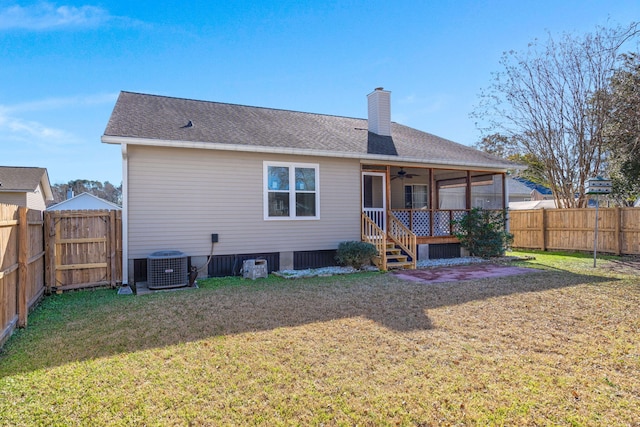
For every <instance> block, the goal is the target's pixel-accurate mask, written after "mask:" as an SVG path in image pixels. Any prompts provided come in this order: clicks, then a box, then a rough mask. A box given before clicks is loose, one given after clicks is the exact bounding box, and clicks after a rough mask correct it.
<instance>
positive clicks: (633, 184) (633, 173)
mask: <svg viewBox="0 0 640 427" xmlns="http://www.w3.org/2000/svg"><path fill="white" fill-rule="evenodd" d="M622 58H623V61H624V62H623V64H622V66H621V67H620V68H618V69H617V70H616V71H615V72H614V74H613V77H612V78H611V88H610V92H609V120H608V122H607V126H606V127H605V142H606V147H607V149H608V153H609V157H608V172H609V176H610V177H611V180H612V182H613V192H612V194H611V197H612V198H613V199H614V200H616V202H618V203H619V204H621V205H623V206H625V205H626V206H632V205H633V203H634V202H635V201H636V200H637V199H638V198H640V154H639V150H640V55H638V54H637V53H630V54H626V55H622Z"/></svg>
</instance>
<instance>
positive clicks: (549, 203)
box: [509, 200, 557, 211]
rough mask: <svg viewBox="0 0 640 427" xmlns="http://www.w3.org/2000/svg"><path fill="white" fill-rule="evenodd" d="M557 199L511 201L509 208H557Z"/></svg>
mask: <svg viewBox="0 0 640 427" xmlns="http://www.w3.org/2000/svg"><path fill="white" fill-rule="evenodd" d="M555 208H557V206H556V201H555V200H531V201H529V202H509V209H510V210H512V211H519V210H529V209H555Z"/></svg>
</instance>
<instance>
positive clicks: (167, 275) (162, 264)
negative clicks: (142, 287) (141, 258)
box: [147, 251, 189, 289]
mask: <svg viewBox="0 0 640 427" xmlns="http://www.w3.org/2000/svg"><path fill="white" fill-rule="evenodd" d="M188 279H189V277H188V272H187V255H185V254H184V253H182V252H180V251H158V252H154V253H152V254H151V255H149V256H148V257H147V286H148V287H149V289H167V288H179V287H182V286H187V284H188Z"/></svg>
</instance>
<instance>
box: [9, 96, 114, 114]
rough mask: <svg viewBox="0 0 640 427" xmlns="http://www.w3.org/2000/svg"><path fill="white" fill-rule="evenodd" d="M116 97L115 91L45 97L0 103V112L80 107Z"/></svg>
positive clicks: (105, 101) (104, 101) (112, 99)
mask: <svg viewBox="0 0 640 427" xmlns="http://www.w3.org/2000/svg"><path fill="white" fill-rule="evenodd" d="M117 98H118V94H117V93H100V94H95V95H79V96H70V97H65V98H45V99H41V100H37V101H30V102H23V103H20V104H14V105H0V114H1V113H2V111H5V112H6V113H11V114H15V113H24V112H32V111H44V110H59V109H61V108H72V107H82V106H91V105H100V104H113V103H115V101H116V99H117Z"/></svg>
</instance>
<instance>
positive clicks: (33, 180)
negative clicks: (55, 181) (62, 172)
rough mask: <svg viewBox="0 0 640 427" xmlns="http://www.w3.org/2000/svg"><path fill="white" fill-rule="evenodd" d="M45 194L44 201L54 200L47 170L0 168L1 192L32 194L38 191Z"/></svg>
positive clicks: (16, 167) (14, 167)
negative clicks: (39, 188) (40, 190)
mask: <svg viewBox="0 0 640 427" xmlns="http://www.w3.org/2000/svg"><path fill="white" fill-rule="evenodd" d="M38 185H40V187H41V188H42V191H43V193H44V200H53V192H52V191H51V184H50V183H49V174H48V173H47V170H46V169H45V168H35V167H20V166H0V192H11V193H32V192H35V191H36V190H37V189H38Z"/></svg>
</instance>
